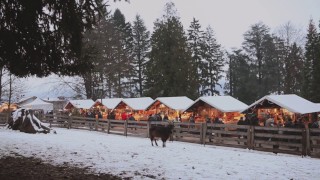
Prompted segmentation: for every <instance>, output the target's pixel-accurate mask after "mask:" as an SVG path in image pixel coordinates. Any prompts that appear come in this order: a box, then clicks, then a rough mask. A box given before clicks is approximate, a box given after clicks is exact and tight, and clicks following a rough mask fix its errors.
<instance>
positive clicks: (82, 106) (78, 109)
mask: <svg viewBox="0 0 320 180" xmlns="http://www.w3.org/2000/svg"><path fill="white" fill-rule="evenodd" d="M93 104H94V101H93V100H92V99H84V100H70V101H68V103H67V104H66V105H65V106H64V108H63V109H64V111H65V113H68V114H70V113H71V115H75V116H81V115H83V114H84V113H85V112H86V111H88V110H89V109H90V108H91V107H92V105H93Z"/></svg>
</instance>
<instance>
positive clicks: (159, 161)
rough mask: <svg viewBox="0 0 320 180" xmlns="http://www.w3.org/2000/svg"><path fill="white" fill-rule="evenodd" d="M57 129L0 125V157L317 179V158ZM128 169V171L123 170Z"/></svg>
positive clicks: (168, 174) (165, 172) (204, 175)
mask: <svg viewBox="0 0 320 180" xmlns="http://www.w3.org/2000/svg"><path fill="white" fill-rule="evenodd" d="M55 130H56V131H57V134H27V133H21V132H18V131H12V130H9V129H6V128H4V127H2V128H0V134H1V143H0V158H1V157H3V156H15V154H18V155H22V156H25V157H35V158H40V159H43V160H44V161H46V162H48V163H51V164H54V165H61V164H63V163H70V164H72V165H76V166H80V167H88V168H90V169H91V170H92V171H93V172H96V173H99V172H101V173H112V174H115V175H120V174H122V175H120V176H122V177H124V178H125V177H134V179H149V178H148V177H146V175H154V176H155V177H156V179H162V178H163V179H308V180H312V179H319V177H320V171H319V167H320V159H316V158H310V157H301V156H295V155H287V154H273V153H267V152H259V151H254V150H248V149H235V148H227V147H217V146H212V145H206V146H203V145H200V144H192V143H185V142H177V141H173V142H171V141H169V142H167V147H166V148H162V147H161V144H162V143H159V145H160V146H158V147H157V146H154V147H153V146H151V142H150V140H149V139H147V138H141V137H140V138H139V137H130V136H128V137H125V136H121V135H112V134H106V133H102V132H96V131H86V130H75V129H61V128H55ZM122 172H126V173H122Z"/></svg>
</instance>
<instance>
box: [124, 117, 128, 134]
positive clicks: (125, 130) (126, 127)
mask: <svg viewBox="0 0 320 180" xmlns="http://www.w3.org/2000/svg"><path fill="white" fill-rule="evenodd" d="M124 135H125V136H126V137H127V135H128V119H126V121H125V122H124Z"/></svg>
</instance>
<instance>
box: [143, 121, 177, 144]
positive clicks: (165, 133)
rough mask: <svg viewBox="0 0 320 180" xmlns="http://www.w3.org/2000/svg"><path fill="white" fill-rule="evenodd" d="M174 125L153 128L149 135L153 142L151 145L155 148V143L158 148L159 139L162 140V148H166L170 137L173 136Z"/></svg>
mask: <svg viewBox="0 0 320 180" xmlns="http://www.w3.org/2000/svg"><path fill="white" fill-rule="evenodd" d="M173 128H174V125H172V124H169V125H168V126H152V127H151V128H150V129H149V135H150V140H151V145H152V146H153V141H154V142H155V144H156V145H157V146H158V143H157V139H156V138H158V137H159V138H161V140H162V147H166V141H167V140H168V139H169V137H170V135H171V134H172V130H173Z"/></svg>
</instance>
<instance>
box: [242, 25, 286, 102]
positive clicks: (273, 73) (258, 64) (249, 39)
mask: <svg viewBox="0 0 320 180" xmlns="http://www.w3.org/2000/svg"><path fill="white" fill-rule="evenodd" d="M244 39H245V41H244V42H243V48H244V50H245V51H246V52H247V53H248V55H249V57H250V67H251V68H252V69H251V73H253V74H252V75H256V76H257V78H256V81H254V82H256V83H255V85H254V88H255V90H256V93H254V94H257V97H255V98H256V99H258V98H261V97H262V96H264V95H266V94H269V93H274V92H276V91H278V89H279V82H280V81H279V80H277V81H275V79H277V77H278V76H279V72H280V70H279V68H280V66H281V64H279V63H280V61H279V59H278V57H277V51H276V43H275V38H274V37H273V36H271V35H270V34H269V28H268V27H267V26H266V25H264V24H262V23H258V24H254V25H253V26H251V29H250V30H249V31H247V32H246V33H245V34H244Z"/></svg>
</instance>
